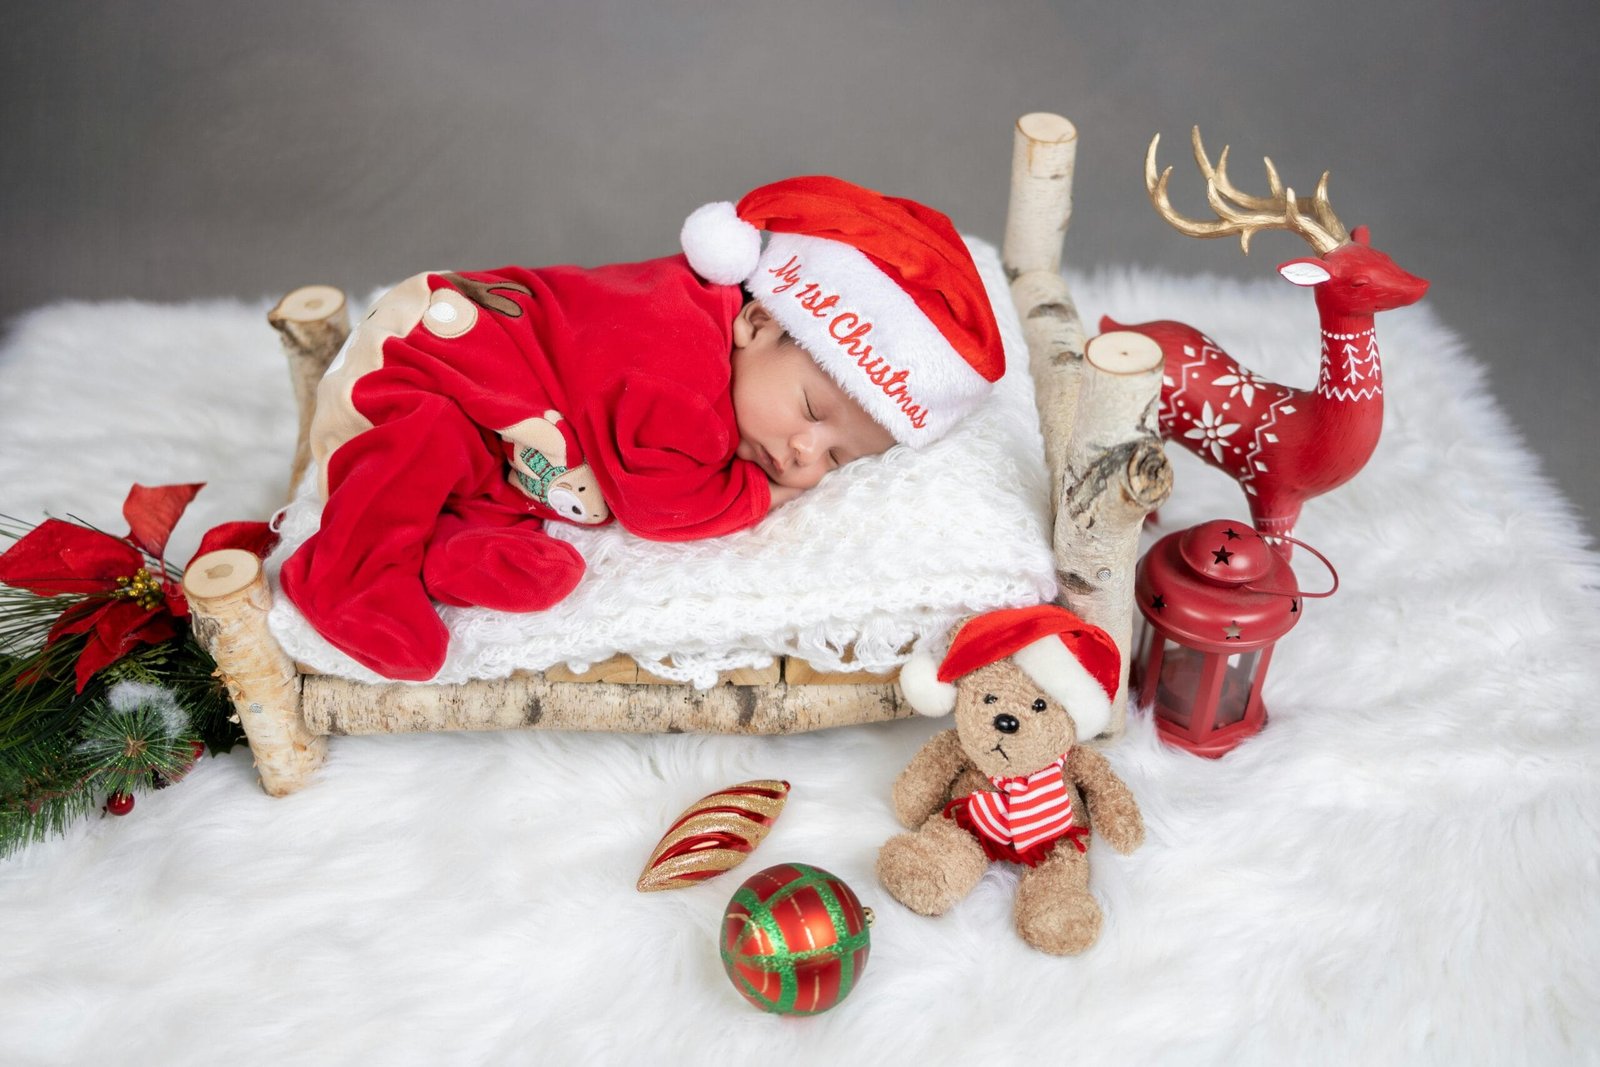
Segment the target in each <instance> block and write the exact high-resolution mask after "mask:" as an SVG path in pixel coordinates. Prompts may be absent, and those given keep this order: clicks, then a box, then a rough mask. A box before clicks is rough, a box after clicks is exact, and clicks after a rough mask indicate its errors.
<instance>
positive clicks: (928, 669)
mask: <svg viewBox="0 0 1600 1067" xmlns="http://www.w3.org/2000/svg"><path fill="white" fill-rule="evenodd" d="M900 695H901V696H903V697H905V698H906V703H907V704H910V705H911V709H912V710H913V711H915V712H916V713H917V714H919V715H933V716H937V715H948V714H950V713H951V712H952V711H954V710H955V707H956V687H955V686H953V685H951V684H950V683H949V682H941V681H939V661H938V659H936V658H935V657H933V656H930V655H929V654H928V653H926V652H924V651H922V649H920V648H918V649H916V650H914V651H913V652H912V653H911V658H910V659H908V660H906V663H905V666H903V667H901V668H900Z"/></svg>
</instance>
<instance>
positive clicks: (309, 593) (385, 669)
mask: <svg viewBox="0 0 1600 1067" xmlns="http://www.w3.org/2000/svg"><path fill="white" fill-rule="evenodd" d="M319 538H320V535H317V536H314V537H313V538H312V539H311V540H308V541H307V542H306V543H305V544H304V545H301V546H300V549H299V550H298V551H296V552H295V554H294V555H293V556H291V557H289V559H288V560H286V561H285V562H284V565H283V571H282V574H281V575H280V581H281V582H282V585H283V590H284V593H285V594H286V595H287V596H288V597H289V599H290V600H292V601H294V603H295V605H296V606H297V607H298V608H299V609H300V613H301V614H302V615H304V616H305V617H306V621H308V622H310V623H311V625H312V626H313V627H315V628H316V630H317V632H318V633H320V634H322V636H323V637H325V638H327V640H328V643H329V644H331V645H333V647H335V648H337V649H338V650H339V651H341V652H343V653H344V654H345V655H347V656H349V657H350V658H351V659H354V660H355V661H356V662H357V663H360V664H362V665H363V666H366V667H370V668H371V669H373V670H375V671H377V672H378V673H379V674H381V675H383V676H384V677H385V678H396V679H400V680H402V681H408V682H422V681H427V680H428V679H429V678H432V677H433V676H434V675H435V674H438V673H439V668H440V667H441V666H443V665H444V657H445V652H446V651H447V650H448V649H449V644H450V633H449V631H448V630H446V629H445V626H444V623H443V622H441V621H440V619H439V615H438V613H437V612H436V611H435V610H434V608H433V604H432V603H430V602H429V600H428V596H427V594H426V593H425V592H423V589H422V583H421V582H419V581H417V579H416V577H415V576H414V574H413V575H412V576H410V577H407V576H406V575H404V574H402V573H396V572H395V571H393V570H384V571H379V572H377V573H376V574H375V575H374V576H373V577H372V578H371V580H369V581H367V582H366V583H364V584H362V585H359V586H351V585H348V584H345V583H341V582H332V581H319V580H318V579H317V577H316V576H315V572H316V569H317V568H316V553H315V551H314V549H315V547H316V544H315V543H316V541H317V540H318V539H319Z"/></svg>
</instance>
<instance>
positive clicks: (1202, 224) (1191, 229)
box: [1144, 126, 1350, 255]
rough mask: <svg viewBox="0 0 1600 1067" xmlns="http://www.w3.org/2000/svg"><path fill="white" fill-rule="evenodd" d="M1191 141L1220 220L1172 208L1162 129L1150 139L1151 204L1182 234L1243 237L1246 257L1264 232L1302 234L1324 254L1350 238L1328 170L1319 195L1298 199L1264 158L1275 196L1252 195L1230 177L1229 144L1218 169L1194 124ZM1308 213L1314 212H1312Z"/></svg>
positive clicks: (1146, 171)
mask: <svg viewBox="0 0 1600 1067" xmlns="http://www.w3.org/2000/svg"><path fill="white" fill-rule="evenodd" d="M1190 140H1191V141H1192V142H1193V146H1194V161H1195V165H1196V166H1198V167H1199V168H1200V173H1201V174H1202V175H1204V177H1205V179H1206V203H1208V204H1210V205H1211V210H1212V211H1215V212H1216V213H1217V217H1216V219H1215V220H1211V221H1207V220H1202V219H1191V218H1188V217H1187V216H1185V215H1181V214H1179V213H1178V211H1177V209H1176V208H1174V207H1173V206H1172V201H1171V199H1169V197H1168V195H1167V183H1168V182H1169V181H1170V180H1171V177H1172V168H1171V167H1168V168H1167V169H1166V170H1164V171H1161V172H1160V174H1159V175H1158V174H1157V172H1156V146H1157V145H1158V144H1160V142H1161V135H1160V134H1159V133H1158V134H1156V135H1155V136H1154V137H1152V138H1151V139H1150V148H1149V150H1148V151H1146V152H1145V156H1144V185H1145V189H1146V190H1147V191H1148V192H1149V193H1150V202H1151V203H1152V204H1154V205H1155V207H1156V211H1158V212H1159V213H1160V214H1161V217H1162V218H1164V219H1166V220H1167V222H1169V223H1171V224H1172V226H1173V228H1174V229H1176V230H1177V231H1178V232H1179V233H1182V234H1185V235H1186V236H1189V237H1233V236H1235V235H1237V236H1238V238H1239V246H1240V248H1242V249H1243V250H1244V253H1245V255H1249V254H1250V238H1251V237H1253V236H1254V235H1255V234H1257V233H1259V232H1260V231H1262V230H1288V231H1290V232H1291V233H1297V234H1299V235H1300V236H1301V238H1303V239H1304V240H1305V241H1306V242H1307V243H1309V244H1310V245H1311V247H1312V248H1314V249H1316V251H1317V254H1318V255H1324V254H1326V253H1328V252H1331V251H1333V250H1334V249H1335V248H1338V247H1339V246H1340V245H1342V244H1344V243H1345V242H1346V241H1348V240H1349V239H1350V235H1349V233H1348V232H1347V231H1346V230H1345V228H1344V224H1343V223H1341V222H1340V221H1339V218H1338V216H1337V215H1335V214H1334V213H1333V205H1332V204H1331V203H1329V201H1328V172H1327V171H1323V172H1322V180H1321V181H1319V182H1317V191H1316V194H1315V195H1313V196H1309V197H1296V196H1295V195H1294V190H1293V189H1290V188H1287V187H1285V186H1284V184H1283V183H1282V181H1280V180H1279V178H1278V169H1277V168H1276V167H1274V166H1273V165H1272V160H1271V159H1265V158H1264V159H1263V160H1262V162H1263V163H1265V164H1266V168H1267V188H1268V189H1269V190H1270V191H1271V194H1272V195H1270V196H1252V195H1250V194H1249V193H1245V192H1241V191H1240V190H1239V189H1237V188H1235V187H1234V184H1233V182H1231V181H1230V180H1229V179H1228V149H1227V146H1224V147H1223V149H1222V154H1221V155H1220V156H1218V157H1217V165H1216V166H1215V167H1213V166H1212V165H1211V158H1210V157H1209V156H1208V155H1207V154H1206V149H1205V145H1204V144H1202V143H1201V141H1200V127H1198V126H1196V127H1194V128H1193V130H1192V132H1191V135H1190ZM1306 212H1310V215H1309V216H1308V215H1307V214H1305V213H1306Z"/></svg>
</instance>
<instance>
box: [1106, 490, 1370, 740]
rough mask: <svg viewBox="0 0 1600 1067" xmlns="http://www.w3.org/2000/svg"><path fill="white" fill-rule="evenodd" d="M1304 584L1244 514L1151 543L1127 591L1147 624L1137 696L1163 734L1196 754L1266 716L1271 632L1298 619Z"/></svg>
mask: <svg viewBox="0 0 1600 1067" xmlns="http://www.w3.org/2000/svg"><path fill="white" fill-rule="evenodd" d="M1279 540H1286V541H1293V542H1294V543H1295V544H1297V545H1300V546H1301V547H1302V548H1305V549H1306V550H1307V551H1309V552H1310V553H1311V554H1312V555H1314V556H1316V557H1317V558H1318V559H1320V560H1322V562H1323V563H1324V564H1325V565H1326V566H1327V568H1328V571H1329V572H1330V573H1332V574H1333V588H1332V589H1329V590H1328V591H1327V592H1325V593H1303V592H1301V591H1300V588H1299V585H1298V583H1297V582H1296V581H1295V576H1294V571H1293V570H1291V569H1290V567H1289V561H1288V560H1287V559H1285V558H1284V557H1283V555H1282V554H1281V553H1279V552H1278V551H1276V550H1275V549H1274V548H1273V547H1272V545H1270V544H1269V543H1268V542H1267V540H1266V539H1265V538H1263V537H1262V536H1261V534H1259V533H1257V532H1256V530H1255V528H1254V527H1252V526H1251V525H1250V524H1249V523H1248V522H1240V521H1237V520H1229V519H1217V520H1215V521H1212V522H1205V523H1201V524H1200V525H1199V526H1193V527H1190V528H1189V529H1187V530H1181V531H1179V532H1177V533H1173V534H1168V535H1167V536H1166V537H1163V538H1162V539H1161V540H1159V541H1157V542H1156V543H1155V545H1153V546H1152V547H1151V549H1150V551H1149V552H1146V553H1145V556H1144V558H1143V559H1142V560H1140V561H1139V569H1138V574H1137V577H1136V579H1135V582H1134V595H1135V597H1136V598H1137V599H1138V603H1139V611H1140V612H1141V613H1142V614H1143V615H1144V618H1145V622H1146V626H1145V627H1144V628H1143V632H1142V634H1141V637H1140V641H1139V648H1138V650H1137V651H1136V652H1135V654H1134V667H1135V669H1136V673H1137V677H1136V679H1135V683H1134V684H1135V685H1136V687H1137V690H1138V693H1139V700H1140V702H1141V703H1143V704H1145V705H1146V706H1149V707H1151V708H1152V709H1153V710H1154V714H1155V717H1156V729H1157V731H1159V733H1160V734H1161V739H1162V740H1163V741H1166V742H1168V743H1169V744H1174V745H1177V746H1179V747H1180V748H1185V749H1188V750H1189V751H1190V752H1193V753H1195V754H1196V755H1200V756H1210V757H1213V758H1215V757H1217V756H1220V755H1222V754H1223V753H1225V752H1228V751H1230V750H1231V749H1233V748H1234V747H1235V746H1237V745H1238V744H1239V743H1240V742H1241V741H1243V740H1244V739H1245V738H1247V737H1250V736H1251V735H1253V734H1254V733H1256V731H1258V730H1260V729H1261V727H1262V726H1263V725H1264V724H1265V723H1266V718H1267V709H1266V706H1265V705H1264V704H1262V702H1261V686H1262V683H1263V682H1264V681H1265V680H1266V676H1267V665H1268V664H1269V663H1270V662H1271V661H1272V650H1273V647H1274V646H1275V645H1276V644H1277V642H1278V640H1279V639H1280V638H1282V637H1283V635H1284V634H1287V633H1288V632H1289V631H1290V630H1291V629H1292V628H1293V627H1294V624H1295V623H1296V622H1298V621H1299V620H1300V605H1301V602H1302V601H1304V600H1305V599H1307V598H1309V597H1324V596H1331V595H1333V593H1334V591H1335V590H1337V589H1338V588H1339V575H1338V573H1337V572H1334V570H1333V564H1331V563H1328V561H1327V559H1326V558H1324V557H1323V555H1322V554H1321V553H1320V552H1318V551H1317V550H1316V549H1314V548H1312V547H1311V546H1310V545H1307V544H1306V543H1305V542H1303V541H1295V540H1294V538H1292V537H1288V538H1279Z"/></svg>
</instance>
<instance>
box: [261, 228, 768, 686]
mask: <svg viewBox="0 0 1600 1067" xmlns="http://www.w3.org/2000/svg"><path fill="white" fill-rule="evenodd" d="M424 278H425V284H426V290H424V289H423V288H422V284H423V279H424ZM413 283H415V291H416V293H417V294H419V300H420V301H421V302H420V303H417V304H416V308H417V309H419V310H417V312H416V313H415V314H410V315H409V317H408V315H406V314H397V313H394V312H392V311H386V312H384V314H381V315H380V314H379V311H375V312H374V314H373V315H372V316H371V317H370V318H369V320H368V321H367V322H365V323H363V324H361V326H359V327H358V330H364V331H367V336H366V340H365V343H366V344H368V345H369V346H371V352H370V353H369V354H368V355H367V356H366V357H362V356H361V354H360V353H359V352H357V353H356V354H355V355H354V356H351V352H352V351H353V349H352V348H351V347H350V346H347V350H346V355H344V356H341V362H343V361H344V360H345V359H346V357H347V356H349V357H350V358H352V359H357V358H367V359H369V360H370V363H371V369H363V368H365V366H366V365H365V364H363V365H362V366H361V367H358V368H356V370H357V371H359V373H356V374H354V375H351V374H350V368H348V367H347V368H344V371H345V374H346V377H345V379H344V381H345V382H346V383H352V382H353V384H345V385H343V386H342V391H338V390H335V393H336V394H337V395H334V394H330V393H329V391H328V382H327V381H325V383H324V390H323V392H320V393H319V397H318V405H319V414H318V418H319V419H322V418H323V413H322V411H321V408H322V406H323V405H324V404H329V405H330V408H331V407H333V406H336V404H335V402H337V403H342V404H344V405H345V408H346V409H347V414H348V418H349V419H351V420H353V422H352V425H354V426H356V427H358V428H359V427H364V426H366V424H367V423H370V428H368V429H361V430H360V432H356V433H354V434H353V435H352V436H349V439H348V440H346V441H343V443H341V444H339V445H338V447H337V448H336V449H334V450H333V451H331V453H330V454H329V455H328V457H327V458H326V462H325V468H324V469H325V472H326V496H325V503H324V506H323V510H322V526H321V529H320V530H319V532H318V533H316V534H314V535H313V536H312V537H311V538H310V539H309V540H307V541H306V542H305V543H304V544H302V545H301V546H300V548H299V549H298V550H297V551H296V552H295V553H294V555H293V556H291V557H290V558H289V560H288V561H287V562H286V563H285V564H284V567H283V571H282V585H283V589H284V591H285V593H286V594H287V595H288V596H289V598H290V599H291V600H292V601H294V603H295V605H296V606H297V607H298V608H299V609H300V611H301V613H302V614H303V615H304V616H305V617H306V619H307V621H309V622H310V623H311V625H312V626H313V627H315V628H316V630H317V631H318V632H319V633H321V634H322V635H323V636H324V637H325V638H327V639H328V641H329V642H331V643H332V644H333V645H334V646H335V647H337V648H340V649H341V650H343V651H344V652H346V653H348V654H349V655H350V656H351V657H352V658H354V659H355V660H357V661H358V662H360V663H363V664H365V665H366V666H368V667H370V668H372V669H373V670H375V671H377V672H378V673H380V674H383V675H385V676H387V677H391V678H399V679H406V680H422V679H427V678H430V677H432V676H433V675H434V674H435V673H437V671H438V669H439V667H440V666H441V665H442V664H443V662H444V658H445V652H446V649H447V647H448V641H449V637H448V634H447V632H446V630H445V627H444V624H443V623H442V622H441V621H440V619H439V617H438V615H437V613H436V612H435V610H434V607H433V605H432V603H431V602H430V598H431V599H432V600H437V601H440V602H442V603H445V604H453V605H458V606H482V607H487V608H492V609H495V610H501V611H540V610H544V609H546V608H549V607H550V606H552V605H554V604H556V603H558V602H560V601H561V600H562V599H563V598H564V597H566V596H567V595H568V594H569V593H570V592H571V591H572V589H573V588H574V587H575V586H576V585H577V583H578V580H579V578H580V577H582V574H583V570H584V563H583V560H582V558H581V557H580V556H579V555H578V553H577V551H576V550H575V549H574V548H573V547H572V546H571V545H570V544H567V543H566V542H563V541H558V540H556V539H555V538H552V537H550V536H549V534H548V533H547V532H546V531H545V530H544V518H543V517H541V516H545V517H548V516H552V515H555V514H556V512H555V511H552V510H551V509H550V508H549V507H545V506H543V505H542V502H541V500H537V499H533V498H532V497H531V496H530V495H529V494H530V493H533V492H536V491H537V490H538V488H539V486H542V485H543V484H544V481H547V480H548V477H547V476H546V478H545V479H543V480H541V479H539V478H532V479H524V480H523V485H524V486H525V487H526V488H525V490H524V491H519V489H518V488H517V487H516V485H515V478H513V479H512V480H508V478H507V474H508V463H507V458H508V454H509V455H512V456H514V455H515V454H516V451H517V450H516V448H515V447H514V446H510V445H508V444H507V443H506V442H505V441H504V440H503V439H502V438H501V436H500V431H503V430H506V429H508V428H511V427H514V426H516V425H517V424H519V423H521V422H523V420H530V419H533V420H538V419H540V418H541V417H543V416H556V421H558V422H559V424H560V425H561V433H562V435H563V436H564V437H565V439H566V440H567V441H568V442H570V443H571V445H572V458H571V459H569V461H568V463H566V464H563V465H562V466H561V467H558V468H557V470H563V469H565V467H566V466H569V465H570V466H572V467H577V466H578V463H577V462H576V459H577V458H581V460H582V462H583V463H584V464H587V466H588V468H589V469H590V470H591V471H592V479H591V484H590V485H588V486H585V488H594V489H596V490H597V491H598V493H599V494H600V495H601V496H602V497H603V498H604V506H606V507H608V508H609V510H610V513H611V516H612V517H614V518H615V519H616V520H617V521H618V522H619V523H621V524H622V526H623V527H625V528H626V529H628V530H629V531H631V532H633V533H635V534H638V535H640V536H642V537H647V538H651V539H654V540H661V541H684V540H691V539H696V538H704V537H716V536H718V535H721V534H725V533H731V532H733V531H735V530H739V529H743V528H745V527H747V526H751V525H753V524H754V523H756V522H757V521H758V520H760V519H761V518H762V517H763V516H764V515H765V514H766V513H767V510H768V508H769V506H770V503H771V495H770V489H769V487H768V483H767V480H766V477H765V475H764V474H763V473H762V471H761V469H760V468H759V467H758V466H756V465H755V464H753V463H749V462H746V461H744V460H740V459H736V458H735V454H734V453H735V451H736V449H737V448H738V446H739V431H738V427H737V424H736V423H735V421H734V412H733V399H732V393H731V389H730V386H731V363H730V359H729V355H730V352H731V349H732V344H733V337H732V322H733V319H734V317H735V316H736V315H737V314H738V312H739V309H740V306H741V304H742V301H743V296H742V293H741V291H740V289H739V287H738V286H730V285H718V284H713V283H710V282H707V281H704V280H702V279H701V278H699V277H698V276H696V274H695V273H694V272H693V271H691V270H690V269H689V267H688V265H687V263H686V262H685V260H684V258H683V257H682V256H675V257H671V258H667V259H658V260H650V261H647V262H644V263H631V264H618V265H614V266H606V267H598V268H593V269H584V268H577V267H541V268H537V269H528V268H522V267H506V268H503V269H501V270H496V271H484V272H475V273H469V274H429V275H426V276H419V278H418V279H413ZM408 284H410V283H408ZM400 288H403V287H398V288H397V290H396V292H399V291H400ZM385 299H386V300H387V299H388V298H385ZM429 301H431V302H429ZM382 303H383V302H382V301H380V305H381V304H382ZM424 305H425V306H426V310H420V309H422V308H423V307H424ZM379 310H380V311H381V310H383V309H381V308H380V309H379ZM430 315H431V318H430V317H429V316H430ZM386 316H387V317H386ZM419 316H420V318H419ZM385 323H388V326H387V328H388V329H390V330H392V331H395V332H394V334H393V335H388V336H385V335H383V334H382V330H383V329H384V328H385ZM401 330H404V331H405V332H403V333H402V332H399V331H401ZM374 331H377V336H378V337H379V338H380V340H378V341H374V340H373V335H374ZM356 341H357V338H354V337H353V338H352V345H355V344H356ZM340 371H341V367H340V363H336V364H335V366H334V367H333V368H331V369H330V372H329V375H330V379H333V380H335V381H336V382H337V381H338V373H337V372H340ZM546 469H547V468H546ZM574 499H576V498H574Z"/></svg>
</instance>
